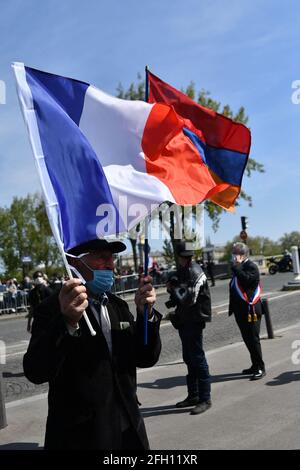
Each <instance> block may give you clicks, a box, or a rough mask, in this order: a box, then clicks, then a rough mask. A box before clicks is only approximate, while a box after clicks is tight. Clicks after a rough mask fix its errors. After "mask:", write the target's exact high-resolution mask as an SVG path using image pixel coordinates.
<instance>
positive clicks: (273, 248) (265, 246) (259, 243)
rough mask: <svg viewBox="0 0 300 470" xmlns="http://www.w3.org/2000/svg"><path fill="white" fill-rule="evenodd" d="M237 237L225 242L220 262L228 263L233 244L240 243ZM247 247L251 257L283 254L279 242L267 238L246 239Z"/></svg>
mask: <svg viewBox="0 0 300 470" xmlns="http://www.w3.org/2000/svg"><path fill="white" fill-rule="evenodd" d="M299 235H300V234H299ZM240 241H241V239H240V237H239V236H236V237H235V238H234V239H233V241H232V242H231V241H230V242H227V243H226V245H225V254H224V256H223V258H222V261H230V259H231V253H232V245H233V243H236V242H240ZM247 245H248V246H249V249H250V253H251V255H252V256H255V255H263V256H276V255H280V254H282V253H283V251H284V248H283V246H282V244H281V242H280V241H277V242H276V241H273V240H271V239H270V238H267V237H248V239H247Z"/></svg>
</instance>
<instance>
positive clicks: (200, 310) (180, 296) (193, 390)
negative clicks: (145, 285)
mask: <svg viewBox="0 0 300 470" xmlns="http://www.w3.org/2000/svg"><path fill="white" fill-rule="evenodd" d="M176 251H177V256H178V263H179V268H178V270H177V271H176V272H174V273H173V274H171V276H170V278H169V280H168V282H167V291H168V292H169V293H170V300H169V301H168V302H166V306H167V307H168V308H171V307H175V314H171V315H170V321H171V322H172V324H173V326H174V327H175V328H176V329H178V332H179V336H180V339H181V343H182V357H183V360H184V362H185V363H186V365H187V370H188V374H187V376H186V382H187V391H188V395H187V397H186V398H185V399H184V400H182V401H180V402H178V403H177V404H176V407H177V408H184V407H191V406H194V408H193V409H192V410H191V414H192V415H197V414H200V413H203V412H204V411H206V410H208V409H209V408H210V407H211V406H212V402H211V379H210V374H209V368H208V364H207V361H206V357H205V352H204V349H203V329H204V328H205V325H206V322H210V321H211V299H210V292H209V287H208V284H207V278H206V275H205V274H204V272H203V271H202V269H201V267H200V266H199V264H197V263H196V262H194V261H193V260H192V257H193V255H194V251H193V250H187V249H186V243H185V242H184V241H181V242H179V243H178V244H177V247H176Z"/></svg>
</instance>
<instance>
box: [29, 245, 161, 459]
mask: <svg viewBox="0 0 300 470" xmlns="http://www.w3.org/2000/svg"><path fill="white" fill-rule="evenodd" d="M125 249H126V245H124V243H122V242H120V241H115V242H108V241H106V240H99V239H97V240H91V241H88V242H86V243H84V244H82V245H80V246H77V247H74V248H72V249H71V250H70V251H69V252H68V255H67V257H68V262H69V265H70V266H71V268H72V269H73V271H74V272H75V273H77V276H78V277H79V279H78V278H74V279H70V280H68V281H67V282H65V284H64V285H63V287H62V288H61V291H60V292H59V293H54V294H53V295H52V296H51V297H50V298H48V299H46V301H44V302H43V303H42V304H40V305H39V306H38V307H37V309H36V312H35V315H34V322H33V328H32V337H31V341H30V344H29V347H28V350H27V353H26V354H25V356H24V363H23V365H24V372H25V376H26V377H27V378H28V379H29V380H30V381H32V382H33V383H37V384H39V383H43V382H49V397H48V403H49V410H48V418H47V425H46V437H45V449H54V450H56V449H62V450H73V449H84V450H91V449H96V450H113V449H121V450H124V449H147V448H149V443H148V439H147V435H146V430H145V426H144V422H143V419H142V416H141V414H140V411H139V408H138V399H137V396H136V367H151V366H153V365H154V364H155V363H156V361H157V360H158V357H159V354H160V350H161V342H160V337H159V324H160V319H161V315H160V314H159V313H158V312H156V311H155V310H154V308H153V305H154V302H155V291H154V289H153V287H152V285H151V283H150V282H151V278H150V277H148V278H142V279H141V284H140V288H139V289H138V291H137V292H136V296H135V303H136V309H137V315H136V320H134V317H133V315H132V314H131V313H130V311H129V308H128V305H127V303H126V302H125V301H124V300H121V299H120V298H118V297H117V296H115V295H113V294H112V293H111V292H110V290H111V287H112V284H113V269H114V261H113V254H114V253H118V252H121V251H123V250H125ZM80 278H81V279H84V280H85V281H86V283H85V284H83V283H82V281H81V280H80ZM145 303H147V304H148V305H149V322H148V323H149V324H148V343H147V345H144V338H143V311H144V304H145ZM85 310H86V313H87V315H88V317H89V320H90V322H91V324H92V326H93V328H94V330H95V331H96V336H92V335H91V333H90V331H89V329H88V327H87V324H86V322H85V320H84V318H82V315H83V312H84V311H85Z"/></svg>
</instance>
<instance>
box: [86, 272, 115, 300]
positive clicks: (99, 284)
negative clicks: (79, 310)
mask: <svg viewBox="0 0 300 470" xmlns="http://www.w3.org/2000/svg"><path fill="white" fill-rule="evenodd" d="M92 271H93V279H92V280H91V281H87V282H86V286H87V287H88V289H89V290H90V291H91V292H92V293H93V294H103V293H104V292H110V290H111V288H112V285H113V283H114V276H113V272H112V270H111V269H95V270H92Z"/></svg>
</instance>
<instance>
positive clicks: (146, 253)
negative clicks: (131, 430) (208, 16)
mask: <svg viewBox="0 0 300 470" xmlns="http://www.w3.org/2000/svg"><path fill="white" fill-rule="evenodd" d="M145 74H146V78H145V101H146V102H147V103H148V99H149V82H148V65H146V67H145ZM148 224H149V217H148V216H147V217H146V219H145V244H144V258H145V259H144V274H145V276H148V265H149V243H148ZM148 316H149V305H148V304H145V305H144V345H145V346H146V345H147V344H148Z"/></svg>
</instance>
